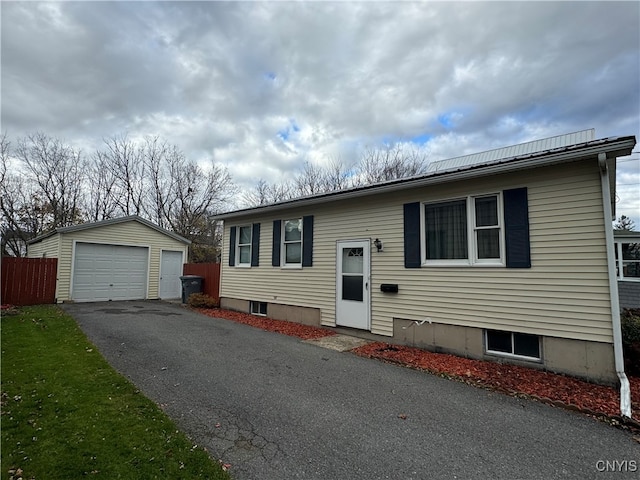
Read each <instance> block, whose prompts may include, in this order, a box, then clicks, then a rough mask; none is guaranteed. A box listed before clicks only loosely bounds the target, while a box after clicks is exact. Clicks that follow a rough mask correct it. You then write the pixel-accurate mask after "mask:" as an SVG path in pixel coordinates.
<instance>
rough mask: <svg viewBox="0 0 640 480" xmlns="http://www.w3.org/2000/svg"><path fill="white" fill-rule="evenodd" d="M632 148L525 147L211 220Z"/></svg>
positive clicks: (624, 143) (611, 143)
mask: <svg viewBox="0 0 640 480" xmlns="http://www.w3.org/2000/svg"><path fill="white" fill-rule="evenodd" d="M584 132H588V130H585V131H584ZM577 134H578V138H581V137H580V136H579V135H580V134H581V132H577ZM570 135H574V134H570ZM585 135H587V134H585ZM560 137H563V138H564V141H565V142H566V141H568V138H570V137H569V136H565V135H562V136H560ZM553 138H557V137H553ZM545 142H546V145H547V146H552V145H557V144H558V143H554V141H553V140H552V139H545V140H539V141H537V142H529V143H530V144H536V145H537V147H536V148H540V147H541V146H542V145H544V144H545ZM524 145H527V144H524ZM635 145H636V138H635V136H626V137H608V138H601V139H598V140H590V141H587V142H582V143H578V144H570V145H565V146H563V147H553V148H550V149H549V150H539V151H533V152H532V150H533V149H534V145H529V147H528V149H523V151H526V152H529V153H524V154H515V155H512V156H506V157H502V158H497V159H494V160H487V161H486V162H485V163H481V162H479V161H478V162H475V163H468V164H463V165H460V166H457V167H456V166H449V168H446V169H442V170H433V171H428V172H427V173H426V174H423V175H418V176H415V177H409V178H401V179H396V180H389V181H386V182H381V183H375V184H371V185H364V186H361V187H353V188H347V189H344V190H337V191H332V192H326V193H320V194H315V195H309V196H306V197H299V198H294V199H291V200H284V201H282V202H277V203H272V204H268V205H260V206H257V207H250V208H244V209H240V210H234V211H230V212H225V213H222V214H219V215H216V217H215V218H216V219H218V220H225V219H230V218H239V217H246V216H250V215H254V214H256V215H258V214H263V213H268V212H275V211H280V210H285V209H290V208H294V207H305V206H310V205H317V204H321V203H324V202H330V201H337V200H344V199H349V198H357V197H363V196H366V195H374V194H377V193H383V192H390V191H396V190H401V189H407V188H416V187H424V186H427V185H435V184H438V183H446V182H453V181H457V180H464V179H470V178H477V177H483V176H487V175H494V174H499V173H506V172H512V171H516V170H524V169H529V168H537V167H543V166H547V165H554V164H559V163H566V162H572V161H577V160H581V159H592V158H597V157H598V155H599V154H600V153H605V154H606V155H607V158H616V157H619V156H624V155H629V154H630V153H631V151H632V150H633V147H634V146H635ZM517 147H519V146H518V145H515V146H513V147H505V149H498V151H504V152H506V153H512V154H513V152H516V151H517ZM509 149H512V150H509ZM483 153H485V152H483ZM478 155H481V154H478Z"/></svg>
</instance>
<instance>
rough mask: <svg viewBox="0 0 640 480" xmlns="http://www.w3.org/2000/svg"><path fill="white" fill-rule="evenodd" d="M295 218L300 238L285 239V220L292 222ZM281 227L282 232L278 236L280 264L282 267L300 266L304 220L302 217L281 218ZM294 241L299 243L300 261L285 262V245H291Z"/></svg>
mask: <svg viewBox="0 0 640 480" xmlns="http://www.w3.org/2000/svg"><path fill="white" fill-rule="evenodd" d="M296 220H297V221H299V222H300V240H295V241H287V240H286V231H285V226H286V224H287V222H293V221H296ZM281 228H282V232H281V235H280V238H281V239H282V240H281V242H280V265H281V266H282V267H283V268H302V256H303V251H302V249H303V247H304V222H303V220H302V217H298V218H285V219H283V220H282V227H281ZM294 243H299V244H300V261H299V262H295V263H287V245H292V244H294Z"/></svg>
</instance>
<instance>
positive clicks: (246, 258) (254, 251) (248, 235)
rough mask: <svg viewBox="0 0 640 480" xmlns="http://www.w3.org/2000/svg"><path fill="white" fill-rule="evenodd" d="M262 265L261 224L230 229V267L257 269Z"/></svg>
mask: <svg viewBox="0 0 640 480" xmlns="http://www.w3.org/2000/svg"><path fill="white" fill-rule="evenodd" d="M259 264H260V224H259V223H253V224H251V225H242V226H238V227H236V226H231V227H229V266H230V267H257V266H258V265H259Z"/></svg>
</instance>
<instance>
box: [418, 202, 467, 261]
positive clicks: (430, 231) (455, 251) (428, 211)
mask: <svg viewBox="0 0 640 480" xmlns="http://www.w3.org/2000/svg"><path fill="white" fill-rule="evenodd" d="M424 215H425V232H426V259H427V260H458V259H466V258H469V254H468V249H469V247H468V242H467V201H466V200H456V201H453V202H445V203H436V204H430V205H425V207H424Z"/></svg>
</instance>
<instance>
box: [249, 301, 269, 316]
mask: <svg viewBox="0 0 640 480" xmlns="http://www.w3.org/2000/svg"><path fill="white" fill-rule="evenodd" d="M251 313H252V314H253V315H261V316H263V317H265V316H266V315H267V302H255V301H251Z"/></svg>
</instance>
